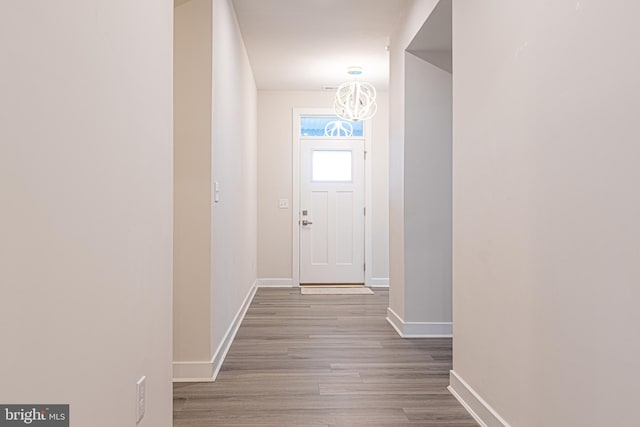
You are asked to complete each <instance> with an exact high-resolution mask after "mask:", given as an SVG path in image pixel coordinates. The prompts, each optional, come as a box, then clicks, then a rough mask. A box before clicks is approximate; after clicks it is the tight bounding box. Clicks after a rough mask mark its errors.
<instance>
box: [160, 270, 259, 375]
mask: <svg viewBox="0 0 640 427" xmlns="http://www.w3.org/2000/svg"><path fill="white" fill-rule="evenodd" d="M257 289H258V281H257V280H256V281H255V282H254V283H253V285H252V286H251V289H249V293H247V296H246V297H245V298H244V301H243V302H242V305H241V306H240V308H239V309H238V312H237V313H236V315H235V317H234V318H233V321H232V322H231V325H229V329H227V332H226V333H225V335H224V337H223V339H222V342H221V343H220V345H219V346H218V348H217V350H216V352H215V353H214V354H213V357H212V358H211V360H210V361H202V362H173V382H176V383H178V382H211V381H215V380H216V377H217V376H218V373H219V372H220V368H222V363H223V362H224V358H225V357H226V356H227V352H228V351H229V348H230V347H231V344H232V343H233V339H234V338H235V336H236V333H237V332H238V328H240V324H241V323H242V320H243V319H244V315H245V314H246V313H247V309H248V308H249V306H250V305H251V301H253V297H254V296H255V294H256V290H257Z"/></svg>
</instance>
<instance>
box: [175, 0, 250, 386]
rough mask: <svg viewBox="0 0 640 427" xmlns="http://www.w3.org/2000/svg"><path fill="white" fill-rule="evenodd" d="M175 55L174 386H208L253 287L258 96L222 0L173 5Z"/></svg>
mask: <svg viewBox="0 0 640 427" xmlns="http://www.w3.org/2000/svg"><path fill="white" fill-rule="evenodd" d="M176 50H177V52H176V88H175V89H176V115H175V118H176V141H175V145H176V207H175V209H176V228H175V235H176V245H175V248H174V249H175V259H176V275H175V283H174V294H175V304H174V316H175V322H174V337H175V338H174V339H175V343H174V344H175V345H174V379H176V380H184V381H196V380H201V381H210V380H212V379H214V378H215V376H216V374H217V369H218V368H219V367H220V364H221V362H222V357H223V356H224V354H225V352H226V350H227V347H228V345H230V339H231V338H232V336H233V331H234V326H236V320H237V315H238V313H239V312H240V311H241V310H242V309H243V307H244V305H243V304H244V303H245V300H246V298H247V297H248V296H249V295H250V294H251V292H253V289H254V285H255V282H256V268H257V261H256V257H257V243H256V241H257V238H256V236H257V217H256V215H257V176H256V174H257V172H256V169H257V146H256V143H257V134H256V121H257V91H256V87H255V81H254V78H253V74H252V71H251V66H250V64H249V60H248V57H247V53H246V50H245V47H244V43H243V41H242V36H241V35H240V31H239V29H238V24H237V20H236V17H235V12H234V10H233V7H232V4H231V1H230V0H191V1H189V2H183V4H181V5H179V6H177V7H176ZM215 183H217V184H218V186H217V190H218V193H217V197H218V200H217V201H216V195H215V192H216V186H215Z"/></svg>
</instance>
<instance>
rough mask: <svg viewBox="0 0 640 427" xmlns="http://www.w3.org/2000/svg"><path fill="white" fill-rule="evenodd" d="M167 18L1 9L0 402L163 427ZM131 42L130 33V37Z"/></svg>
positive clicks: (48, 7) (120, 10) (153, 10)
mask: <svg viewBox="0 0 640 427" xmlns="http://www.w3.org/2000/svg"><path fill="white" fill-rule="evenodd" d="M172 27H173V5H172V2H167V1H156V0H140V1H138V2H130V1H126V0H114V1H108V2H105V1H97V0H84V1H81V2H51V1H29V2H21V1H18V2H3V3H2V6H1V7H0V52H2V54H1V55H0V70H2V71H1V74H2V79H0V93H2V96H0V206H1V209H0V219H1V220H0V236H1V237H0V289H1V290H0V336H1V337H2V338H1V339H2V351H0V378H1V383H2V385H1V386H0V402H2V403H4V404H7V403H15V404H52V403H60V404H69V405H70V414H71V415H70V420H71V425H72V426H92V427H113V426H123V427H127V426H129V427H133V426H135V425H136V398H135V396H136V382H137V381H138V379H139V378H140V377H142V376H143V375H144V376H146V414H145V416H144V419H143V420H142V422H141V423H140V424H139V426H140V427H144V426H153V427H170V426H171V425H172V413H171V412H172V411H171V407H172V403H171V402H172V399H171V385H170V382H171V282H172V251H171V248H172V187H173V185H172V180H173V177H172V169H173V167H172V91H171V87H172V74H173V72H172V32H173V30H172ZM141 28H144V31H141Z"/></svg>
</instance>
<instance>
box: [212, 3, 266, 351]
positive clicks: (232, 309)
mask: <svg viewBox="0 0 640 427" xmlns="http://www.w3.org/2000/svg"><path fill="white" fill-rule="evenodd" d="M257 120H258V119H257V90H256V85H255V80H254V78H253V72H252V71H251V64H250V63H249V58H248V56H247V52H246V49H245V47H244V42H243V41H242V36H241V34H240V29H239V27H238V22H237V18H236V16H235V11H234V9H233V5H232V2H231V0H214V3H213V137H212V141H213V145H212V149H211V156H212V162H211V168H212V169H211V178H212V180H213V181H217V182H218V183H219V184H220V194H219V196H220V201H219V202H218V203H214V205H213V210H212V217H211V233H212V242H211V306H212V310H211V330H212V339H213V341H212V346H211V350H212V352H213V354H214V355H218V354H217V353H218V352H219V351H220V347H219V346H220V345H221V344H223V340H224V339H225V337H226V334H227V332H228V330H229V328H230V326H231V325H232V323H233V321H234V318H235V316H236V314H237V313H238V310H239V309H240V308H241V306H242V304H243V302H244V300H245V297H247V295H248V294H249V292H250V291H251V289H252V287H253V285H254V284H255V281H256V277H257V275H256V271H257V260H256V257H257V237H256V236H257V234H258V231H257V200H258V194H257V172H256V171H257V156H258V154H257V127H256V126H257ZM212 190H213V189H212Z"/></svg>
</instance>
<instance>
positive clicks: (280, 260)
mask: <svg viewBox="0 0 640 427" xmlns="http://www.w3.org/2000/svg"><path fill="white" fill-rule="evenodd" d="M333 98H334V93H333V92H322V91H315V92H314V91H307V92H287V91H259V92H258V211H259V215H258V277H260V278H261V279H267V280H266V281H265V283H287V282H286V281H287V280H289V281H290V280H291V278H292V277H293V276H292V258H293V257H292V253H291V250H292V240H291V239H292V237H291V233H292V227H291V221H292V220H293V219H292V218H294V217H296V215H295V212H292V209H291V208H290V209H279V208H278V200H279V199H289V203H290V206H292V204H291V202H292V200H293V192H292V191H293V190H292V189H293V173H292V169H293V144H294V141H292V127H293V123H292V113H293V109H294V108H331V107H332V106H333ZM387 135H388V101H387V94H386V93H385V92H380V93H378V113H377V114H376V115H375V116H374V118H373V119H372V153H371V155H372V156H373V157H372V179H373V181H372V186H373V189H374V194H373V200H372V203H371V206H372V209H373V212H372V215H371V219H372V220H373V242H372V245H373V266H372V268H373V277H374V278H380V279H386V278H387V277H388V256H389V255H388V215H387V212H388V201H387V200H388V199H387V194H388V184H387V183H388V167H387V161H388V160H387V159H388V157H387V156H388V138H387ZM296 143H297V141H296ZM269 279H279V280H269ZM282 279H285V280H282Z"/></svg>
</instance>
